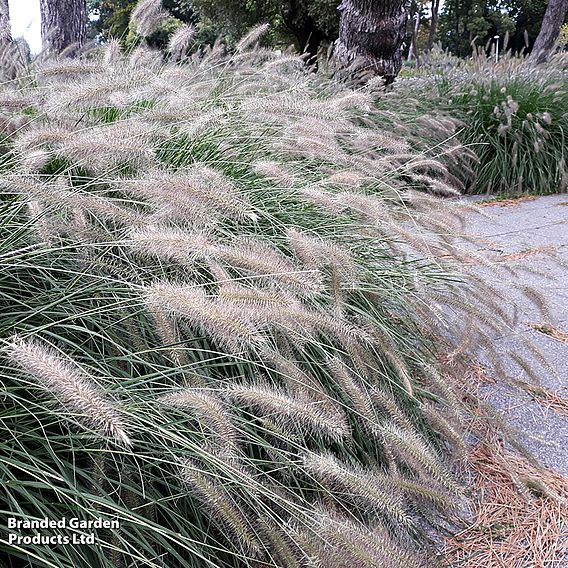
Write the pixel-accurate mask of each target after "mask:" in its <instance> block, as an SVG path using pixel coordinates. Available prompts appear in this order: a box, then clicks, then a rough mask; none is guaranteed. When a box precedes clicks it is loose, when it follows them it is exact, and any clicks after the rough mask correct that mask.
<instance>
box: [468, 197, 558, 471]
mask: <svg viewBox="0 0 568 568" xmlns="http://www.w3.org/2000/svg"><path fill="white" fill-rule="evenodd" d="M467 233H469V234H470V235H475V236H477V237H479V240H478V241H477V244H476V245H475V246H476V247H477V248H478V249H479V250H483V251H485V252H486V253H488V254H489V255H490V257H491V258H492V259H494V260H495V261H496V262H510V263H511V266H512V267H518V268H519V270H518V271H517V273H516V274H514V275H505V277H503V278H502V279H501V278H500V279H499V281H497V282H493V284H494V285H495V287H496V289H497V290H498V291H499V297H500V298H501V299H502V304H503V306H508V307H509V308H510V309H511V310H514V309H517V313H518V320H517V322H516V323H515V325H514V326H513V327H512V329H511V330H509V331H508V332H507V333H505V334H503V335H502V336H500V337H496V338H495V346H496V348H497V349H498V351H499V353H500V354H502V355H503V357H500V359H501V360H502V361H503V365H504V370H505V371H506V373H507V374H508V375H509V376H510V377H511V378H513V379H518V380H522V381H525V382H526V381H531V382H533V383H534V382H535V381H538V383H540V386H541V387H542V390H541V391H540V392H539V393H537V395H535V394H534V392H533V393H532V394H529V393H528V392H526V389H525V390H523V389H516V388H511V387H508V386H507V385H505V384H503V382H502V381H499V382H497V383H495V384H489V385H487V386H484V387H483V389H482V393H483V396H485V397H486V398H487V399H488V400H489V401H490V402H491V404H492V405H493V406H494V407H495V408H496V409H498V410H499V411H500V412H501V413H502V414H503V415H504V416H505V417H506V419H507V422H508V423H509V424H510V425H511V426H512V427H514V428H515V429H516V430H517V432H518V440H519V441H520V442H521V443H522V444H523V445H524V446H525V447H526V448H527V449H528V450H529V451H530V452H531V453H532V454H533V455H534V456H535V457H537V459H539V461H540V462H541V463H542V464H543V465H546V466H548V467H550V468H552V469H555V470H556V471H558V472H559V473H562V474H563V475H566V476H568V194H563V195H554V196H546V197H538V198H536V199H530V200H526V201H518V202H516V203H508V204H507V203H502V204H500V203H499V202H496V203H492V204H485V205H484V207H483V208H482V209H481V214H476V213H471V214H470V215H469V216H468V219H467ZM523 269H525V270H523ZM527 269H528V270H527ZM489 273H490V272H487V274H489ZM493 278H494V277H493ZM524 287H531V288H533V289H535V290H536V291H537V292H538V293H539V294H540V295H541V296H542V300H543V301H541V299H540V298H538V297H536V296H535V295H531V294H530V293H529V294H527V293H526V292H523V291H522V290H521V289H522V288H524ZM523 339H528V340H529V342H530V344H532V345H533V346H535V347H537V348H538V349H539V350H540V352H541V353H542V355H543V357H544V358H545V360H546V363H543V362H542V361H540V362H539V359H538V357H537V356H535V355H534V354H532V353H531V351H530V349H529V348H527V346H526V343H523ZM515 354H519V355H522V356H523V357H524V358H525V359H527V360H528V361H529V362H530V363H531V365H532V366H533V367H534V369H535V373H534V377H533V378H532V380H531V379H530V378H529V377H528V376H527V374H526V372H525V371H524V370H523V368H522V367H521V366H520V365H519V364H518V363H516V362H515V361H514V357H515ZM558 397H560V398H558ZM563 399H564V400H563ZM554 400H556V403H557V404H556V405H554V404H551V402H553V401H554ZM562 405H564V407H565V409H564V410H563V409H562Z"/></svg>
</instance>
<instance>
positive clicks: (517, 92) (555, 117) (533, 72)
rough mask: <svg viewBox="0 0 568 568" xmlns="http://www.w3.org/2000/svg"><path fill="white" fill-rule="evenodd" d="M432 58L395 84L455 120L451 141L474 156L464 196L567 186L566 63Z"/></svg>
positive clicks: (558, 59) (561, 59)
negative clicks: (457, 123)
mask: <svg viewBox="0 0 568 568" xmlns="http://www.w3.org/2000/svg"><path fill="white" fill-rule="evenodd" d="M438 59H439V58H436V56H434V57H433V61H431V62H430V65H429V66H428V67H427V68H426V69H425V70H424V71H423V72H422V73H423V74H421V73H419V74H418V75H417V76H415V77H413V78H410V79H407V80H405V81H402V82H401V84H400V85H399V89H401V90H402V91H406V90H410V89H411V90H412V96H413V97H416V98H418V99H420V101H421V105H420V106H421V109H420V110H421V112H423V113H424V114H426V115H427V114H429V113H440V114H441V118H440V120H443V116H448V117H452V118H454V119H457V120H459V121H460V123H461V125H460V127H459V129H458V130H459V133H458V135H457V136H458V139H459V141H460V142H461V143H462V144H463V145H464V146H466V147H467V148H469V149H470V150H472V151H473V152H474V153H475V155H476V156H477V160H476V161H475V162H473V166H472V169H473V173H474V175H473V176H468V177H467V178H465V179H463V181H464V186H465V191H466V192H467V193H472V194H504V195H522V194H527V193H537V194H550V193H559V192H563V191H565V190H566V187H567V183H568V174H567V172H568V170H567V157H566V149H565V148H566V138H565V137H566V133H567V132H568V130H567V129H568V112H567V111H566V109H567V108H568V82H567V81H566V76H565V68H566V61H565V59H566V58H565V56H564V55H563V54H558V55H556V56H554V57H552V58H551V60H550V61H549V62H548V63H546V64H544V65H533V64H532V63H530V62H529V61H525V60H524V59H518V58H514V57H510V56H505V57H504V58H503V60H502V61H501V62H500V63H499V64H494V63H493V62H492V61H491V60H488V59H486V58H485V56H478V57H476V58H475V59H474V60H473V61H471V62H467V63H466V62H463V61H460V60H453V59H451V58H443V59H442V60H441V61H442V62H443V63H444V64H443V65H442V64H441V63H440V62H438V63H440V64H439V65H438V64H437V61H438Z"/></svg>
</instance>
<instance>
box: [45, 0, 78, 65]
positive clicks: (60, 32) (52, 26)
mask: <svg viewBox="0 0 568 568" xmlns="http://www.w3.org/2000/svg"><path fill="white" fill-rule="evenodd" d="M39 5H40V10H41V40H42V43H43V49H44V50H46V51H47V52H48V53H51V54H59V53H61V52H62V51H64V50H67V49H70V50H72V51H77V50H78V49H80V48H81V47H82V46H83V44H84V43H85V37H86V35H87V2H86V0H40V3H39Z"/></svg>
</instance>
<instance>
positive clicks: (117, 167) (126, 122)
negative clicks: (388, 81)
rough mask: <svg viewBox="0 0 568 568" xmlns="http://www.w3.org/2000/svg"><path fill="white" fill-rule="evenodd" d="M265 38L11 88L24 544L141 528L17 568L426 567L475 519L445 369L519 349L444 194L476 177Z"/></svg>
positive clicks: (367, 94)
mask: <svg viewBox="0 0 568 568" xmlns="http://www.w3.org/2000/svg"><path fill="white" fill-rule="evenodd" d="M156 5H157V4H156V3H155V2H145V3H143V4H142V5H141V7H140V8H139V10H138V12H137V14H138V16H137V17H138V22H139V25H150V23H151V21H153V18H156V17H159V16H160V14H159V13H157V12H156V9H155V8H156ZM261 32H262V29H256V30H254V31H253V32H252V33H251V34H249V35H248V36H247V37H246V38H245V39H244V40H243V41H242V42H241V43H240V44H239V48H238V50H237V52H236V53H235V54H233V55H231V54H225V53H224V52H223V50H222V47H221V46H220V45H219V44H217V45H216V46H214V47H213V48H211V49H206V50H203V51H201V52H199V53H197V54H194V55H191V56H186V57H184V58H183V59H182V61H181V62H180V61H178V59H179V49H180V46H182V45H185V44H184V42H186V41H189V39H188V38H189V37H190V36H191V34H190V33H189V32H188V34H187V37H186V36H185V35H184V37H183V38H182V37H180V38H179V45H178V43H176V44H175V45H174V46H172V49H171V58H170V60H163V59H162V57H161V56H160V55H159V54H156V53H154V52H152V51H150V50H146V49H144V48H137V49H136V50H134V51H133V52H131V53H120V51H119V50H118V49H117V47H116V45H115V44H113V43H111V44H109V45H108V46H106V47H103V48H100V49H99V50H98V51H94V52H92V53H91V54H90V55H89V57H88V58H87V57H85V58H83V59H75V60H69V61H67V60H64V61H55V62H48V63H44V64H43V65H38V66H37V67H36V68H34V69H33V70H32V71H31V74H30V75H29V76H22V77H20V78H19V79H17V80H16V81H14V82H11V83H6V84H4V85H3V86H2V90H3V93H2V100H7V101H19V102H18V104H15V103H14V104H11V103H10V104H7V105H4V106H3V108H4V114H5V117H6V124H8V123H9V124H10V125H12V126H10V127H8V126H7V127H6V128H5V138H4V142H3V151H4V152H5V153H4V155H3V161H2V178H1V179H0V188H1V195H0V199H1V204H0V232H1V237H2V240H1V241H0V247H1V248H0V340H1V342H2V344H3V346H4V351H3V357H2V362H1V368H0V381H1V388H2V396H1V397H0V413H1V417H2V428H3V434H4V436H3V438H4V443H3V446H2V449H1V454H0V455H1V457H2V459H1V460H0V469H1V471H2V478H3V480H4V488H5V491H4V493H3V497H2V498H1V507H0V510H1V511H2V512H1V513H0V517H2V518H1V519H0V524H3V525H4V526H5V521H6V519H5V517H6V516H15V517H18V518H43V517H49V518H52V519H58V518H61V517H65V516H67V517H71V516H73V517H77V516H78V517H80V518H81V519H85V520H87V519H90V518H93V517H104V518H108V519H118V520H119V521H120V523H121V528H120V530H118V531H114V532H110V531H105V530H100V531H97V533H96V537H97V540H96V543H95V545H94V546H89V547H45V546H42V545H36V544H26V545H22V544H14V543H12V544H5V543H4V544H3V550H4V552H5V553H7V554H8V556H9V557H10V559H11V560H13V561H14V562H21V563H22V565H29V566H32V565H33V566H45V567H47V566H50V567H53V566H56V567H63V566H70V565H71V566H100V567H103V568H104V567H111V566H112V567H117V566H149V567H174V566H176V567H177V566H187V567H190V568H191V567H195V568H197V567H200V568H201V567H204V566H211V567H223V568H225V567H227V568H229V567H234V568H237V567H239V568H240V567H243V566H247V567H250V568H253V567H256V568H258V567H259V566H272V567H281V568H284V567H290V566H304V567H307V566H330V567H331V566H343V565H347V564H349V565H353V566H361V567H371V566H373V567H376V566H378V565H384V566H397V567H403V566H404V567H406V566H422V565H424V562H425V559H424V557H425V555H427V553H428V550H429V549H428V546H427V542H428V540H427V538H426V536H425V532H424V527H425V526H426V524H430V525H436V523H437V522H438V519H439V515H442V514H444V511H445V512H446V513H447V512H449V511H450V510H451V508H452V507H451V505H452V503H453V501H454V497H453V495H454V494H455V490H456V481H455V480H454V479H453V476H452V473H451V453H452V452H451V447H452V444H451V443H450V439H449V438H448V439H446V438H445V437H444V434H441V433H439V432H438V431H437V429H438V428H439V425H440V424H445V425H446V426H445V429H444V431H451V432H452V433H453V436H454V437H456V436H457V437H458V438H459V432H460V421H459V416H460V414H461V407H460V404H459V399H460V395H459V391H458V387H459V380H458V379H459V377H458V376H457V375H456V376H450V375H449V374H448V373H446V372H444V370H443V369H441V368H440V365H439V363H438V362H439V361H440V360H442V359H444V358H446V357H447V356H448V354H449V353H451V352H457V350H458V349H460V348H461V349H462V356H463V357H464V360H465V357H466V356H467V351H466V350H465V348H463V347H462V346H463V344H464V342H463V341H462V339H463V337H460V334H461V333H466V332H467V333H468V334H469V337H468V339H469V340H470V342H469V345H476V343H475V340H476V339H478V338H479V339H483V337H485V335H486V330H487V329H488V328H491V327H494V326H496V325H498V322H496V321H495V319H496V318H495V316H494V315H493V316H489V317H487V316H486V314H483V313H482V314H480V313H479V312H478V311H477V310H475V309H474V308H473V307H472V306H471V304H470V303H468V300H467V298H468V296H469V294H468V287H469V288H473V289H476V290H477V287H478V285H477V283H475V282H473V281H469V280H468V279H467V274H465V273H464V272H459V270H458V266H459V263H458V262H456V261H459V260H460V259H461V258H462V254H463V253H462V252H461V249H460V242H459V239H457V237H455V234H456V230H457V229H458V228H459V226H460V211H459V210H458V209H456V207H455V205H454V204H451V203H443V202H441V201H439V200H437V199H433V197H432V195H431V194H438V193H440V191H439V188H440V187H442V185H443V187H447V188H452V187H454V181H455V179H456V178H455V176H454V174H452V172H451V171H450V168H449V167H448V166H447V165H444V164H443V163H441V162H440V161H439V160H436V159H434V158H433V157H432V156H430V155H427V154H424V153H422V152H421V151H420V150H419V149H418V148H415V147H413V145H412V143H410V142H407V141H406V139H405V135H404V134H401V133H400V132H398V133H396V134H395V133H394V130H393V129H389V127H388V125H389V124H392V122H393V121H395V120H396V117H393V115H392V113H389V112H386V111H377V110H375V109H374V104H372V103H374V94H373V92H372V90H371V89H368V90H365V89H361V90H356V91H352V90H349V89H348V88H346V87H342V86H339V85H336V84H334V83H333V82H323V81H322V80H321V78H320V77H318V76H316V75H313V74H310V73H309V72H307V71H306V70H305V69H304V68H303V67H302V61H301V59H300V58H294V57H290V56H289V55H287V54H285V55H281V54H278V53H276V52H272V51H268V50H265V49H259V48H257V47H254V44H255V43H256V42H257V41H258V37H259V34H260V33H261ZM176 41H177V40H176ZM251 46H252V47H251ZM174 48H175V49H174ZM14 124H17V125H18V127H17V128H14V127H13V125H14ZM381 125H382V128H381V129H378V126H381ZM446 126H447V129H448V130H451V129H452V128H453V126H452V124H450V123H448V124H447V125H446ZM409 137H410V135H409ZM440 144H442V145H444V141H443V140H441V141H440ZM444 147H445V148H447V149H448V151H450V150H451V152H452V153H459V152H460V151H461V150H460V148H459V147H456V146H454V145H452V144H451V143H450V144H449V146H444ZM30 152H35V153H36V154H34V156H33V157H34V159H31V157H32V156H31V154H30ZM37 152H41V159H39V158H38V156H39V154H37ZM452 155H453V154H452ZM439 184H442V185H439ZM456 184H457V182H456ZM457 185H458V186H459V184H457ZM472 318H474V321H475V325H470V323H469V322H470V321H471V320H472ZM448 330H452V331H451V333H450V332H449V331H448ZM38 387H41V388H38ZM440 415H442V416H440ZM62 530H63V533H64V534H65V535H67V536H72V533H73V532H76V531H74V529H72V528H66V529H62ZM24 533H25V531H22V534H24ZM420 548H422V549H423V550H422V552H420V553H417V550H419V549H420Z"/></svg>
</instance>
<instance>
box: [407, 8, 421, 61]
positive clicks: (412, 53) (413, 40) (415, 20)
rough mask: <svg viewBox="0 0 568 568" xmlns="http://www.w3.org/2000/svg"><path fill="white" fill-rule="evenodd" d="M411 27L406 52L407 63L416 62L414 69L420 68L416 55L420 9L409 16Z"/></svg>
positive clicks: (418, 57)
mask: <svg viewBox="0 0 568 568" xmlns="http://www.w3.org/2000/svg"><path fill="white" fill-rule="evenodd" d="M411 21H412V27H411V30H410V49H409V50H408V61H410V60H411V59H415V60H416V67H419V66H420V56H419V54H418V32H419V30H420V7H418V6H417V7H416V12H415V13H414V14H412V16H411Z"/></svg>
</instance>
